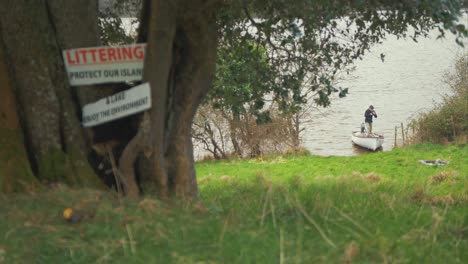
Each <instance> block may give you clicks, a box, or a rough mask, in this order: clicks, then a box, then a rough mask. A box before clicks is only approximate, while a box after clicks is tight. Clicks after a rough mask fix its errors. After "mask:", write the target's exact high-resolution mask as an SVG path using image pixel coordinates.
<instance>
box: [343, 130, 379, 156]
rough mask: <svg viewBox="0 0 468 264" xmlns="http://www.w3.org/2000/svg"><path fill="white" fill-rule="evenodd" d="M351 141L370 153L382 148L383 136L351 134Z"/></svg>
mask: <svg viewBox="0 0 468 264" xmlns="http://www.w3.org/2000/svg"><path fill="white" fill-rule="evenodd" d="M351 141H352V142H353V143H354V144H356V145H358V146H360V147H362V148H366V149H369V150H372V151H375V150H377V149H378V148H380V147H382V144H383V143H384V136H383V135H377V134H374V135H367V134H365V133H361V132H359V131H358V132H353V133H352V135H351Z"/></svg>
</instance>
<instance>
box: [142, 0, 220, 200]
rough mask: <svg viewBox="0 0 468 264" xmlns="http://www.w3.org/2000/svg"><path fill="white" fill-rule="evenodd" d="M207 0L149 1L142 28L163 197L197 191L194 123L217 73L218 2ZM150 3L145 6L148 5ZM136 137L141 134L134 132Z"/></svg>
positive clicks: (149, 142) (151, 144)
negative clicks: (208, 1) (192, 138)
mask: <svg viewBox="0 0 468 264" xmlns="http://www.w3.org/2000/svg"><path fill="white" fill-rule="evenodd" d="M203 2H204V1H195V2H194V1H182V0H181V1H163V0H158V1H145V4H144V11H147V12H148V13H147V14H150V15H144V16H143V19H142V21H141V25H142V29H141V30H140V34H143V35H145V34H146V37H145V36H143V37H142V39H144V40H146V41H147V53H146V60H145V70H144V79H145V80H146V81H148V82H149V83H150V85H151V87H152V105H153V107H152V109H151V111H150V116H149V119H150V123H149V126H150V128H149V131H150V132H149V133H148V134H147V136H146V137H144V138H143V142H144V144H142V145H145V146H147V148H148V149H146V150H143V149H141V148H140V150H139V151H140V152H141V151H144V152H145V153H147V154H148V156H149V158H148V159H149V164H150V166H149V168H150V175H151V177H152V178H151V179H152V181H154V182H156V183H157V186H158V190H159V194H160V196H161V197H163V198H165V197H168V196H169V194H174V195H175V196H177V197H180V198H187V199H193V198H196V197H197V196H198V187H197V183H196V177H195V170H194V158H193V146H192V141H191V124H192V120H193V117H194V115H195V112H196V109H197V108H198V106H199V104H200V102H201V100H202V99H203V96H204V95H205V94H206V93H207V91H208V89H209V87H210V84H211V79H212V75H213V73H214V66H215V56H216V45H217V32H216V23H215V18H214V8H213V7H212V6H206V5H203ZM145 8H146V9H145ZM134 140H137V138H135V139H134Z"/></svg>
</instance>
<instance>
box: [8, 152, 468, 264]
mask: <svg viewBox="0 0 468 264" xmlns="http://www.w3.org/2000/svg"><path fill="white" fill-rule="evenodd" d="M466 151H467V149H466V147H459V146H450V147H441V146H437V145H417V146H411V147H407V148H401V149H397V150H395V151H391V152H382V153H372V154H369V155H362V156H358V157H316V156H289V157H288V158H285V157H279V156H277V157H272V158H271V159H255V160H244V161H223V162H204V163H200V164H197V172H198V175H199V177H200V191H201V195H202V197H201V198H202V199H203V201H204V203H205V206H206V208H207V212H205V213H203V212H201V211H199V210H196V209H195V208H193V207H192V206H189V205H185V204H179V203H177V202H173V203H172V204H171V205H168V204H165V203H163V202H160V201H157V200H155V199H153V198H152V197H145V198H144V199H143V200H141V201H137V202H132V201H126V200H123V202H122V203H120V202H119V201H118V199H117V197H116V196H115V195H114V194H112V193H104V192H98V191H92V190H86V189H81V190H72V189H67V188H63V187H60V186H59V187H58V188H55V189H53V190H49V191H48V192H43V193H36V194H33V195H16V196H9V197H5V196H0V204H2V206H1V207H0V215H2V216H6V217H3V218H2V221H0V234H3V235H2V236H0V261H3V262H4V263H62V262H70V263H199V262H205V263H208V262H209V263H278V262H282V261H284V263H343V262H344V263H384V262H403V263H466V262H467V260H468V252H467V251H466V250H465V249H466V248H467V247H468V241H467V239H466V235H467V234H466V226H467V224H468V223H467V219H468V218H467V217H468V215H467V214H468V213H467V212H468V211H467V210H466V209H467V202H468V201H467V200H466V190H467V187H468V185H467V184H468V178H467V175H468V171H467V167H466V163H465V162H466ZM434 158H441V159H444V160H449V161H450V165H448V166H441V167H431V166H424V165H421V164H419V163H418V162H417V160H418V159H434ZM68 207H73V208H79V209H81V210H82V211H84V212H86V213H88V214H90V215H94V217H92V218H90V219H86V220H83V221H82V222H81V223H78V224H71V223H68V222H66V221H64V220H63V218H62V212H63V210H64V209H65V208H68Z"/></svg>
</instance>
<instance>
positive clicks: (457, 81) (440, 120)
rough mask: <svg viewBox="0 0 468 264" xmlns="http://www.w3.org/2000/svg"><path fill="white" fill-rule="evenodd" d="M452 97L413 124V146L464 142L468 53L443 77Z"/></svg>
mask: <svg viewBox="0 0 468 264" xmlns="http://www.w3.org/2000/svg"><path fill="white" fill-rule="evenodd" d="M445 80H446V82H447V83H448V84H449V87H450V89H451V92H452V94H451V95H446V96H445V97H444V98H443V101H442V103H440V104H437V105H436V106H435V108H434V109H433V110H431V111H430V112H428V113H423V114H421V115H420V116H419V117H417V118H416V119H414V120H412V121H411V123H410V127H411V128H412V129H413V131H414V133H413V138H412V139H413V142H415V143H419V142H432V143H442V142H444V141H447V140H448V141H454V140H456V139H457V138H458V139H466V136H467V134H468V53H465V54H464V55H462V56H461V57H459V58H458V59H457V61H456V63H455V69H454V71H453V72H451V73H447V74H446V75H445Z"/></svg>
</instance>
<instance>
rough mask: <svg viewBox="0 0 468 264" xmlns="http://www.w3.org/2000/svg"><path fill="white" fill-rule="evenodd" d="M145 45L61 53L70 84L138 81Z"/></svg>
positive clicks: (141, 69) (140, 74)
mask: <svg viewBox="0 0 468 264" xmlns="http://www.w3.org/2000/svg"><path fill="white" fill-rule="evenodd" d="M145 49H146V44H144V43H139V44H133V45H124V46H115V47H91V48H79V49H70V50H64V51H63V52H62V53H63V59H64V62H65V67H66V69H67V73H68V79H69V81H70V85H72V86H79V85H89V84H98V83H108V82H125V81H141V80H142V78H143V61H144V57H145Z"/></svg>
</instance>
